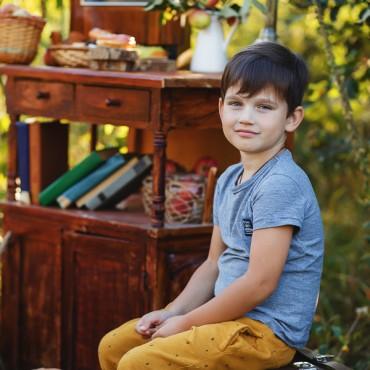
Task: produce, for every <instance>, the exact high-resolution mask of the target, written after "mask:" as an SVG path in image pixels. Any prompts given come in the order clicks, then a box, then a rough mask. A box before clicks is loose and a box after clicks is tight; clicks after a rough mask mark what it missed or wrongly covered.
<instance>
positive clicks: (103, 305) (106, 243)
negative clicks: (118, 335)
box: [63, 232, 146, 370]
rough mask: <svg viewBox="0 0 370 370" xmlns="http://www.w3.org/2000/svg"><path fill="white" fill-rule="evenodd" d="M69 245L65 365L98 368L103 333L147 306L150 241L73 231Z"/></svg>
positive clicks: (67, 238)
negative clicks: (142, 242) (147, 247)
mask: <svg viewBox="0 0 370 370" xmlns="http://www.w3.org/2000/svg"><path fill="white" fill-rule="evenodd" d="M64 247H65V255H64V262H65V264H64V266H65V270H64V272H65V274H64V289H63V291H64V294H65V300H64V302H65V304H66V307H65V314H66V316H65V317H66V322H65V332H64V347H65V351H66V354H67V358H66V361H67V362H66V363H65V364H64V366H63V368H64V369H70V370H72V369H79V370H85V369H86V370H94V369H96V370H98V369H99V365H98V360H97V347H98V344H99V341H100V339H101V338H102V336H103V335H104V334H105V333H107V332H108V331H109V330H111V329H113V328H115V327H116V326H118V325H120V324H122V323H123V322H125V321H127V320H129V319H131V318H133V317H137V316H138V315H140V314H142V312H143V311H144V305H145V301H146V297H145V295H146V292H145V289H144V286H143V283H144V279H143V276H144V266H145V263H144V260H145V246H143V245H139V244H133V243H132V242H128V241H125V240H117V239H112V238H106V237H101V236H99V237H98V236H91V235H84V234H79V233H73V232H71V233H66V235H65V237H64Z"/></svg>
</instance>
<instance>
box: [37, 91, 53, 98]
mask: <svg viewBox="0 0 370 370" xmlns="http://www.w3.org/2000/svg"><path fill="white" fill-rule="evenodd" d="M49 98H50V93H49V92H48V91H38V92H37V94H36V99H38V100H47V99H49Z"/></svg>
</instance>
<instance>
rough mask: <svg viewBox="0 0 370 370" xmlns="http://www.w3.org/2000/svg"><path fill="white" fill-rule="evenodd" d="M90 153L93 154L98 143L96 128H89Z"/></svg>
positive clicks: (93, 126) (95, 126)
mask: <svg viewBox="0 0 370 370" xmlns="http://www.w3.org/2000/svg"><path fill="white" fill-rule="evenodd" d="M90 135H91V137H90V152H93V151H94V150H95V149H96V143H97V142H98V126H97V125H91V126H90Z"/></svg>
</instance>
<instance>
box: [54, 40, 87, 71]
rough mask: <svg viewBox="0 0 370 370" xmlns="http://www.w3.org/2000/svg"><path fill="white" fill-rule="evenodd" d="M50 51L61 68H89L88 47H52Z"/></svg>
mask: <svg viewBox="0 0 370 370" xmlns="http://www.w3.org/2000/svg"><path fill="white" fill-rule="evenodd" d="M49 51H50V54H51V56H52V58H53V59H54V60H55V61H56V62H57V64H58V65H59V66H61V67H74V68H87V67H88V66H89V59H88V51H89V48H88V47H86V46H79V47H76V46H72V45H52V46H50V47H49Z"/></svg>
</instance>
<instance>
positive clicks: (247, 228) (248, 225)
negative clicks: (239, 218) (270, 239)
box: [243, 218, 253, 236]
mask: <svg viewBox="0 0 370 370" xmlns="http://www.w3.org/2000/svg"><path fill="white" fill-rule="evenodd" d="M243 230H244V235H245V236H251V235H252V234H253V225H252V221H251V220H249V219H247V218H244V219H243Z"/></svg>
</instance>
